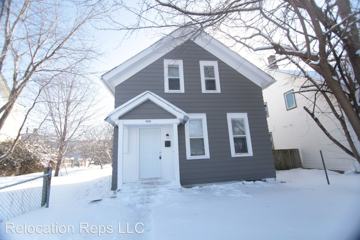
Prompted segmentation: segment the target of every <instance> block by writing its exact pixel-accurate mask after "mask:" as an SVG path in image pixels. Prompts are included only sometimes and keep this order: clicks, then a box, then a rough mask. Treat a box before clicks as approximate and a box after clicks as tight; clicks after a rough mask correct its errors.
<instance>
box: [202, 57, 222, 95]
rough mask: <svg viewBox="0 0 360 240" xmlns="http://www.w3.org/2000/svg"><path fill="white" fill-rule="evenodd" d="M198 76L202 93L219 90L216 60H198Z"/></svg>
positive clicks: (218, 91)
mask: <svg viewBox="0 0 360 240" xmlns="http://www.w3.org/2000/svg"><path fill="white" fill-rule="evenodd" d="M200 76H201V91H202V92H203V93H220V92H221V90H220V79H219V68H218V63H217V61H200Z"/></svg>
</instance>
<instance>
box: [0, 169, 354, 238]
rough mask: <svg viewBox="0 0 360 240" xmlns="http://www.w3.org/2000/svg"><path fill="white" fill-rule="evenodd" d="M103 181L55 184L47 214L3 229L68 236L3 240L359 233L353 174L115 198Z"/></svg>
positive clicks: (88, 176) (73, 178) (296, 175)
mask: <svg viewBox="0 0 360 240" xmlns="http://www.w3.org/2000/svg"><path fill="white" fill-rule="evenodd" d="M110 173H111V168H109V167H108V168H106V169H103V170H100V169H90V170H79V171H77V172H71V173H70V174H69V175H68V176H63V177H59V178H54V179H53V180H54V184H53V191H52V195H51V197H52V201H51V205H50V208H49V209H40V210H37V211H34V212H31V213H28V214H26V215H23V216H20V217H17V218H14V219H11V220H10V221H8V222H7V224H8V225H7V226H9V224H12V225H14V226H25V225H29V224H31V225H38V226H42V227H44V226H45V225H49V224H55V225H56V226H65V227H70V228H71V229H67V230H68V231H65V232H64V233H57V234H49V233H43V234H34V233H27V234H16V233H11V234H8V238H9V239H16V240H17V239H61V240H64V239H71V240H77V239H156V240H161V239H164V240H168V239H172V240H173V239H181V240H183V239H227V240H231V239H236V240H238V239H279V240H281V239H292V240H294V239H295V240H296V239H301V240H303V239H317V240H321V239H326V240H332V239H334V240H335V239H336V240H338V239H351V236H352V235H351V234H352V233H353V232H354V231H356V230H359V228H358V227H359V226H360V217H359V216H360V207H359V206H358V199H360V175H357V174H347V175H344V174H338V173H335V172H330V173H329V174H330V176H329V177H330V181H331V185H330V186H328V185H327V184H326V180H325V177H324V173H323V172H322V171H320V170H303V169H295V170H289V171H279V172H277V181H276V182H259V181H258V182H232V183H218V184H209V185H202V186H196V187H193V188H176V187H173V186H167V185H161V184H160V185H146V184H133V185H128V186H125V187H124V188H123V189H122V190H121V191H119V192H117V193H116V196H115V197H114V195H113V193H112V192H111V191H109V184H110ZM93 200H96V201H93ZM56 226H55V227H56ZM86 226H87V227H88V228H86ZM91 227H92V230H93V231H91V229H90V228H91ZM86 229H87V230H88V231H86ZM8 230H9V229H8ZM8 232H9V231H8ZM0 239H3V238H0Z"/></svg>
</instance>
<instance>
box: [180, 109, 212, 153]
mask: <svg viewBox="0 0 360 240" xmlns="http://www.w3.org/2000/svg"><path fill="white" fill-rule="evenodd" d="M185 139H186V157H187V159H203V158H204V159H205V158H210V154H209V140H208V132H207V122H206V114H203V113H197V114H189V120H188V121H187V123H186V124H185Z"/></svg>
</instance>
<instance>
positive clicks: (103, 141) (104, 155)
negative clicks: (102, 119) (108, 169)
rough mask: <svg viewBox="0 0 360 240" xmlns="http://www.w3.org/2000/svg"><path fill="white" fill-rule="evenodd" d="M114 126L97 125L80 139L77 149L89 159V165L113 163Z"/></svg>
mask: <svg viewBox="0 0 360 240" xmlns="http://www.w3.org/2000/svg"><path fill="white" fill-rule="evenodd" d="M112 133H113V128H112V126H111V125H109V124H106V125H105V124H104V125H100V126H95V127H93V128H91V129H89V130H88V131H86V133H85V134H84V136H83V137H82V140H81V141H78V146H77V150H78V151H79V152H80V153H81V156H82V157H83V158H86V159H89V165H90V164H95V165H100V166H101V168H102V167H103V165H104V164H106V163H111V156H112Z"/></svg>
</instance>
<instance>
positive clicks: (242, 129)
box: [227, 113, 253, 157]
mask: <svg viewBox="0 0 360 240" xmlns="http://www.w3.org/2000/svg"><path fill="white" fill-rule="evenodd" d="M227 122H228V130H229V140H230V150H231V156H232V157H242V156H252V155H253V152H252V146H251V137H250V128H249V121H248V117H247V113H228V114H227Z"/></svg>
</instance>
